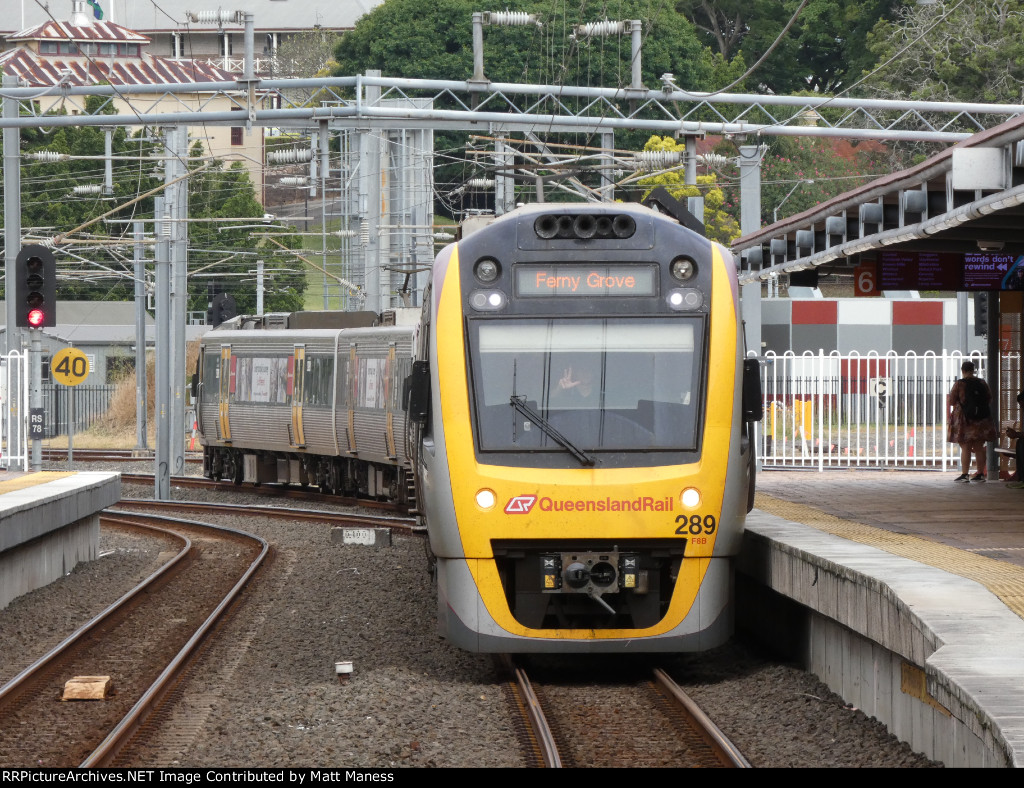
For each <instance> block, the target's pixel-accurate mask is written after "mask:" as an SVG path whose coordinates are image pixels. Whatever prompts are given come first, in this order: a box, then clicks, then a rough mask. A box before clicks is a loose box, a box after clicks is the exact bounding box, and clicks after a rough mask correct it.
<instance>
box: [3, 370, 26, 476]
mask: <svg viewBox="0 0 1024 788" xmlns="http://www.w3.org/2000/svg"><path fill="white" fill-rule="evenodd" d="M27 416H28V351H27V350H26V351H24V352H20V353H19V352H18V351H17V350H12V351H11V352H10V353H8V354H6V355H3V354H0V468H12V467H18V466H21V470H23V471H27V470H28V418H27Z"/></svg>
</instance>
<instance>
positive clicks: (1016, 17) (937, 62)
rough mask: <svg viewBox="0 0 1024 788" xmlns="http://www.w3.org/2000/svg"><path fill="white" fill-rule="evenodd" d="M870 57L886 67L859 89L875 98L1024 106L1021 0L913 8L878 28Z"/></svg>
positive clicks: (873, 34)
mask: <svg viewBox="0 0 1024 788" xmlns="http://www.w3.org/2000/svg"><path fill="white" fill-rule="evenodd" d="M868 48H869V51H870V54H871V56H872V59H873V60H874V61H876V62H878V63H885V62H886V61H889V60H890V59H892V62H891V63H888V64H887V65H885V66H884V67H883V68H881V69H880V70H879V71H878V72H877V73H875V74H873V75H872V76H870V77H869V78H868V80H867V81H866V82H865V84H864V86H862V90H861V92H862V93H864V94H869V95H873V96H878V95H879V94H882V95H883V96H895V97H903V98H911V99H921V100H928V101H958V100H959V101H981V102H1009V103H1019V102H1020V101H1021V94H1022V90H1021V84H1022V82H1024V2H1022V0H975V2H967V3H957V4H955V5H954V4H949V3H937V4H933V5H923V6H918V5H910V6H908V7H907V8H906V9H904V11H903V13H901V14H900V16H899V17H898V18H897V19H895V20H893V21H885V20H883V21H881V22H879V23H878V24H877V25H875V27H874V29H873V30H872V32H871V35H870V36H869V38H868Z"/></svg>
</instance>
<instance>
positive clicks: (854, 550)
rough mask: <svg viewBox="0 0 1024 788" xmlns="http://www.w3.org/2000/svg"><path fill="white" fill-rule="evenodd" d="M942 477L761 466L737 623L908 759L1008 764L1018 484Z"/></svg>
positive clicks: (1016, 662)
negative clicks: (908, 753)
mask: <svg viewBox="0 0 1024 788" xmlns="http://www.w3.org/2000/svg"><path fill="white" fill-rule="evenodd" d="M955 476H956V473H937V472H933V471H882V470H833V471H825V472H822V473H819V472H817V471H779V470H772V471H762V472H761V473H760V474H759V476H758V480H757V481H758V494H757V498H756V502H755V509H754V511H753V512H751V514H750V515H749V517H748V520H747V534H746V541H745V543H744V551H743V554H742V556H741V558H740V561H739V563H738V568H737V574H738V577H737V625H738V626H739V627H740V628H741V629H748V630H750V631H753V632H754V633H755V634H757V635H759V636H760V637H762V638H763V639H766V640H768V641H769V642H773V643H775V644H776V645H778V646H779V647H780V648H785V650H786V651H788V652H789V655H790V656H792V657H794V658H796V659H799V660H800V661H802V662H803V663H804V665H805V666H806V667H807V668H808V669H809V670H811V671H813V672H814V673H816V674H817V675H818V676H819V677H820V678H821V679H822V680H823V681H824V682H825V683H826V684H827V685H828V686H829V687H830V688H831V689H832V690H833V691H835V692H837V693H838V694H839V695H841V696H842V697H843V698H844V699H845V700H846V701H847V702H848V703H850V704H851V705H853V706H856V707H857V708H860V709H861V710H863V711H864V712H865V713H866V714H868V715H870V716H874V717H876V718H877V719H879V720H880V721H881V722H883V723H885V724H886V725H887V726H888V727H889V729H890V731H892V733H893V734H894V735H896V736H897V737H899V738H900V739H901V740H903V741H906V742H907V743H908V744H910V746H911V747H913V748H914V749H915V750H917V751H918V752H922V753H924V754H926V755H928V756H929V757H931V758H933V759H935V760H939V761H942V762H943V763H945V764H946V765H948V766H960V767H975V766H1001V767H1018V766H1024V490H1022V489H1011V488H1008V487H1007V485H1006V483H1004V482H998V481H989V482H984V483H971V484H955V483H954V482H953V478H955ZM765 588H768V589H771V591H770V592H765V590H764V589H765Z"/></svg>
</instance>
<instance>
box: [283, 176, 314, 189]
mask: <svg viewBox="0 0 1024 788" xmlns="http://www.w3.org/2000/svg"><path fill="white" fill-rule="evenodd" d="M279 183H280V184H281V185H282V186H297V187H301V186H309V178H307V177H306V176H304V175H286V176H285V177H283V178H282V179H281V180H280V181H279Z"/></svg>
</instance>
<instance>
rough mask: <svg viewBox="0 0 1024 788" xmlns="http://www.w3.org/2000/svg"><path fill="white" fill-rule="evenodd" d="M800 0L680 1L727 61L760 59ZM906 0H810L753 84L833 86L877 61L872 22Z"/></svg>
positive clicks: (781, 88)
mask: <svg viewBox="0 0 1024 788" xmlns="http://www.w3.org/2000/svg"><path fill="white" fill-rule="evenodd" d="M799 4H800V0H782V2H780V0H679V2H678V3H677V8H678V9H679V10H680V12H681V13H683V14H685V15H686V17H687V18H688V19H690V20H691V21H692V22H693V24H694V25H695V26H696V27H697V29H698V31H699V32H700V36H701V41H702V43H704V44H705V45H706V46H709V47H713V48H714V49H715V50H716V51H718V52H719V53H721V54H722V55H723V56H725V57H726V58H727V59H731V58H733V57H734V56H735V55H736V54H740V53H741V54H742V58H743V60H744V61H746V63H747V65H748V66H749V65H751V64H753V63H756V62H757V60H758V59H759V58H760V57H761V56H762V55H763V54H764V53H765V52H766V51H768V48H769V47H770V46H771V45H772V44H773V43H774V42H775V40H776V39H777V38H778V37H779V35H780V34H781V33H782V31H783V29H784V28H785V26H786V24H787V23H788V22H789V20H790V19H791V18H792V16H793V13H794V12H795V11H796V9H797V7H798V6H799ZM903 4H904V3H903V0H809V2H808V3H807V5H806V6H805V7H804V8H803V10H802V11H801V12H800V15H799V17H797V19H796V22H794V24H793V26H792V27H791V28H790V30H789V32H788V33H787V34H786V35H785V37H783V38H782V40H781V41H780V42H779V44H778V45H777V46H776V47H775V49H774V50H772V53H771V55H769V57H768V58H767V59H766V60H765V62H764V63H762V64H761V66H759V67H758V69H757V71H755V72H754V74H752V75H751V76H750V77H749V78H748V79H747V82H748V84H751V85H760V86H762V87H763V88H765V89H767V90H770V91H771V92H773V93H779V94H783V93H786V94H788V93H794V92H796V91H800V90H806V89H810V90H812V91H815V92H826V93H828V92H834V91H836V90H838V89H839V88H840V87H846V86H848V84H849V83H850V82H852V81H853V78H856V77H857V76H859V75H860V73H861V72H862V71H863V70H864V69H865V68H867V67H868V66H870V64H871V63H873V62H874V61H873V59H872V58H871V55H870V53H869V52H868V51H867V49H866V47H865V40H866V38H867V35H868V33H869V32H870V31H871V29H872V26H873V25H875V23H876V22H877V21H878V20H879V19H890V18H892V17H893V15H894V14H895V13H896V11H897V9H898V8H899V7H900V6H902V5H903Z"/></svg>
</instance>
